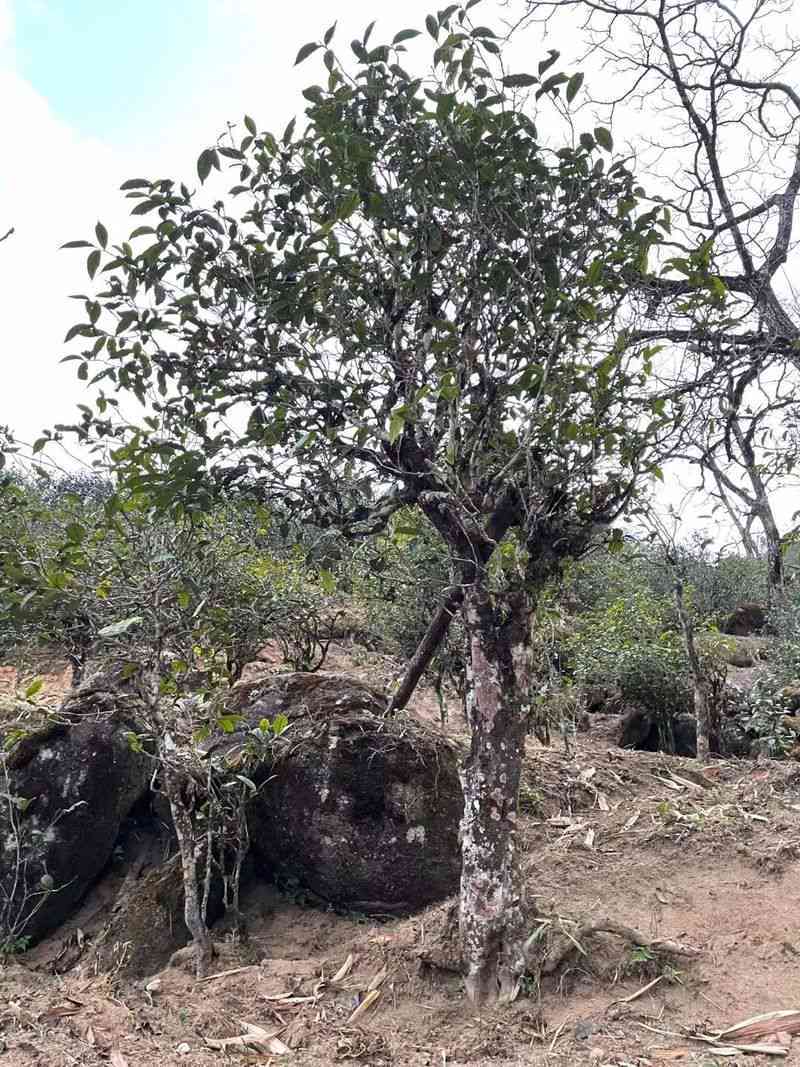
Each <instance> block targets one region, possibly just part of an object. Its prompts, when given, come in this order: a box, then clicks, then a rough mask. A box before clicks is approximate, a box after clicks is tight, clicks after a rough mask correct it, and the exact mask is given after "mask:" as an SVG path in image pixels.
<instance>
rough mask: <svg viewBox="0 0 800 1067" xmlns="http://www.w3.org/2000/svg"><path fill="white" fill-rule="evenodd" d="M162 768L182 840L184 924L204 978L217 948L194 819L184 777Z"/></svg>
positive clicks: (176, 826) (198, 970)
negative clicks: (206, 905) (184, 791)
mask: <svg viewBox="0 0 800 1067" xmlns="http://www.w3.org/2000/svg"><path fill="white" fill-rule="evenodd" d="M162 766H163V769H164V790H165V792H166V794H167V799H168V800H169V807H170V811H171V813H172V821H173V822H174V824H175V834H176V836H177V838H178V851H179V853H180V857H181V870H182V872H183V897H184V903H183V915H184V921H185V922H186V928H187V930H188V931H189V933H190V934H191V935H192V942H193V944H194V947H195V967H196V974H197V977H198V978H204V977H205V975H206V973H207V971H208V965H209V963H210V962H211V959H212V957H213V955H214V946H213V944H212V941H211V935H210V934H209V932H208V927H207V926H206V917H205V915H204V914H203V906H202V901H201V897H200V887H199V885H198V879H197V873H198V872H197V849H196V846H195V840H194V829H193V827H192V817H191V815H190V814H189V811H188V809H187V807H186V803H185V801H184V798H183V796H182V793H181V780H180V776H179V775H178V774H177V772H176V771H175V770H174V768H172V767H171V766H170V764H169V762H168V761H167V760H164V761H163V762H162ZM208 862H209V863H210V862H211V857H210V856H209V857H208Z"/></svg>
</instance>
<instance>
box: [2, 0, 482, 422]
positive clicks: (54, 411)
mask: <svg viewBox="0 0 800 1067" xmlns="http://www.w3.org/2000/svg"><path fill="white" fill-rule="evenodd" d="M15 2H16V3H30V2H31V0H0V102H1V103H0V144H2V145H3V159H2V162H1V163H0V235H2V234H3V233H5V231H6V229H7V228H8V227H9V226H12V225H13V226H14V227H15V228H16V233H15V234H14V235H13V236H12V237H10V238H9V239H8V240H7V241H5V242H3V243H2V244H0V354H1V356H2V360H3V363H2V368H3V372H2V378H0V425H2V424H10V425H11V426H12V428H13V429H14V430H15V432H16V433H17V434H18V436H19V437H20V438H21V439H23V440H28V441H31V440H33V439H34V438H36V437H38V436H39V433H40V431H41V429H42V428H43V427H45V426H50V425H53V424H54V423H56V422H60V421H71V420H72V418H73V415H74V408H75V404H76V403H77V402H78V401H80V400H81V394H82V391H83V386H82V385H81V383H79V382H77V380H76V379H75V370H74V364H65V365H63V366H59V359H60V358H61V357H62V356H63V355H64V354H65V352H66V350H65V348H64V346H63V338H64V335H65V333H66V331H67V329H68V328H69V326H71V325H72V324H73V323H74V322H76V321H79V319H80V318H81V314H80V311H81V309H80V305H79V304H78V303H76V302H75V301H71V300H69V299H67V295H68V294H69V293H82V292H85V291H86V290H87V287H89V285H90V283H89V281H88V279H87V276H86V272H85V267H84V263H85V255H82V254H81V253H80V252H69V251H59V246H60V245H61V244H63V243H64V242H65V241H68V240H74V239H78V238H89V237H91V236H92V233H93V228H94V224H95V222H96V221H97V220H98V219H101V220H102V221H103V222H104V223H105V224H106V225H107V226H108V229H109V232H110V234H111V236H112V240H113V239H114V236H115V235H116V236H117V238H119V237H120V236H122V235H125V234H127V233H128V232H130V230H131V228H132V226H133V225H134V224H135V223H134V222H131V221H130V220H129V218H128V214H127V212H128V210H129V208H130V206H132V204H131V201H125V200H124V199H123V194H121V193H119V191H118V189H119V185H120V184H121V183H122V182H123V181H124V180H125V179H126V178H131V177H155V176H159V177H162V176H170V177H178V178H180V177H185V178H187V179H188V181H189V183H190V184H194V183H196V177H195V169H194V168H195V161H196V159H197V156H198V154H199V152H200V150H201V149H202V148H204V147H205V146H206V145H207V144H210V143H213V142H214V141H215V139H216V137H217V135H218V133H220V132H222V131H223V130H224V129H225V125H226V123H227V122H229V121H241V118H242V116H243V115H244V114H245V113H249V114H251V115H253V116H254V117H255V118H256V119H257V121H258V123H259V126H260V127H261V128H264V129H276V130H278V131H282V129H283V127H284V126H285V125H286V122H287V121H288V119H289V118H290V117H291V115H292V114H293V113H294V110H295V109H296V108H297V105H298V102H299V104H303V101H302V99H301V98H300V95H299V93H300V89H301V88H303V87H304V86H306V85H308V84H309V82H311V81H314V80H319V79H318V74H317V73H316V72H315V71H312V69H311V68H312V65H313V61H312V60H310V61H309V62H308V63H307V64H306V65H305V66H301V67H299V68H297V69H294V68H293V66H292V64H293V62H294V57H295V55H296V54H297V50H298V48H299V47H300V45H302V44H304V43H305V42H306V41H308V40H315V39H319V38H320V37H321V35H322V33H323V32H324V31H325V29H326V28H327V27H328V26H329V25H330V23H331V22H332V21H333V20H334V18H337V17H338V20H339V29H338V31H337V40H339V39H341V41H342V42H349V41H350V40H351V39H352V38H353V37H354V36H356V34H358V35H359V36H360V35H361V33H362V32H363V30H364V29H365V28H366V26H367V25H368V24H369V22H371V21H372V19H373V18H374V17H375V13H376V9H378V8H382V9H383V12H384V13H383V17H382V18H381V19H380V21H379V26H383V27H384V33H385V34H386V35H389V34H393V33H394V32H396V30H397V29H402V28H404V27H407V26H420V25H421V24H422V23H423V21H424V16H425V14H427V12H428V11H430V10H431V9H432V8H434V7H435V6H436V0H405V2H404V3H403V4H402V5H401V6H399V7H398V8H395V7H394V5H390V4H385V5H384V4H380V5H379V4H377V3H376V0H294V2H291V3H283V4H279V3H275V2H274V0H272V2H270V0H194V2H195V3H196V4H197V6H198V8H200V7H205V6H209V7H211V8H214V9H216V10H215V11H214V14H215V15H216V16H217V17H222V18H225V19H226V20H232V23H233V30H234V31H235V32H234V33H232V32H231V30H232V27H231V24H230V21H229V22H228V24H227V25H226V34H227V37H228V38H230V37H231V36H235V37H236V38H237V40H238V42H239V45H240V48H239V51H238V55H236V56H233V57H231V56H228V57H225V56H221V57H220V61H219V63H218V64H215V65H214V66H213V67H212V68H211V69H208V66H207V64H206V63H205V61H203V62H201V63H200V64H199V65H198V66H197V68H196V69H194V70H192V69H191V68H190V70H189V71H188V75H187V74H186V73H184V84H183V86H182V93H181V99H180V100H179V101H177V106H176V102H175V101H174V100H173V102H172V104H171V106H170V108H169V110H168V111H166V110H165V112H164V113H162V114H158V115H153V116H152V117H150V118H149V119H148V116H146V115H139V116H136V115H135V114H134V115H133V116H131V114H130V111H131V109H133V110H134V111H135V109H136V96H135V93H134V94H131V95H130V96H128V97H127V98H126V99H124V100H123V99H122V98H120V101H119V104H120V108H121V109H124V110H125V112H126V113H125V116H124V117H125V123H126V129H127V128H130V127H134V128H135V129H136V130H137V136H136V138H135V143H132V144H130V145H128V146H125V145H120V144H118V143H114V140H115V139H114V137H113V131H111V135H110V136H106V137H104V136H103V134H102V132H101V131H98V132H97V134H95V135H89V134H87V133H86V132H85V131H83V132H81V131H79V130H78V129H76V128H75V127H73V126H71V125H70V124H69V123H68V122H66V121H65V120H63V119H61V118H59V117H58V115H59V110H60V108H59V101H58V100H57V99H56V100H50V99H46V98H45V97H44V96H42V95H41V94H40V93H39V92H37V90H36V88H34V86H33V85H31V84H30V82H28V81H26V80H25V78H24V77H23V76H22V74H21V73H20V66H21V64H20V55H19V48H18V46H17V45H16V44H15V38H14V5H15ZM94 2H96V3H97V4H98V5H101V4H102V5H104V4H106V3H108V2H111V3H129V2H132V0H94ZM52 4H53V5H54V6H56V7H59V8H60V14H61V16H62V17H64V11H65V10H66V11H69V9H70V4H71V0H52ZM84 6H85V5H84ZM488 6H489V5H487V7H488ZM209 25H210V26H213V22H212V21H209ZM375 32H376V36H377V33H378V30H377V29H376V31H375ZM119 46H120V43H119V42H109V47H119ZM345 46H346V45H345ZM149 76H151V77H152V76H155V77H159V78H164V79H166V80H167V82H168V80H169V77H170V72H169V71H153V72H150V75H149ZM108 91H113V87H112V88H111V89H110V90H109V89H108V88H103V87H98V92H108ZM137 118H138V119H139V121H138V122H136V121H131V120H132V119H133V120H136V119H137ZM143 131H144V132H143Z"/></svg>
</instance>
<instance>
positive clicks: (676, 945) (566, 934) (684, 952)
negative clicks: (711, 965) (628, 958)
mask: <svg viewBox="0 0 800 1067" xmlns="http://www.w3.org/2000/svg"><path fill="white" fill-rule="evenodd" d="M538 923H539V926H538V928H537V929H536V930H535V931H534V932H533V933H532V934H531V936H530V937H529V938H528V940H527V941H526V942H525V944H524V946H523V949H522V951H523V955H524V957H525V960H526V962H527V964H528V966H529V967H530V968H531V970H538V972H539V973H540V974H542V975H548V974H553V973H554V972H555V971H557V970H558V968H559V967H560V966H561V965H562V964H563V963H564V962H565V961H566V960H567V959H569V957H570V956H572V955H573V954H575V953H578V954H579V955H581V956H588V954H589V953H588V950H587V949H586V948H585V947H584V942H586V941H587V940H588V939H589V938H590V937H592V936H593V935H594V934H613V935H615V936H616V937H620V938H622V940H623V941H627V942H628V943H629V944H630V945H637V946H640V947H641V948H645V949H647V950H648V952H652V953H653V954H654V955H659V956H679V957H682V958H687V959H693V958H695V957H697V956H699V955H700V950H699V949H697V948H695V947H694V946H693V945H685V944H682V943H681V942H679V941H672V940H671V939H669V938H658V937H657V938H649V937H646V936H645V935H644V934H642V933H641V932H640V931H639V930H634V929H633V927H631V926H625V925H624V924H623V923H619V922H615V921H614V920H613V919H605V918H604V919H597V920H595V921H594V922H587V923H584V924H582V925H579V924H577V923H573V922H570V921H569V920H565V919H562V918H560V917H559V918H558V919H556V920H553V919H539V920H538ZM568 927H574V929H568ZM542 944H543V945H544V949H543V951H539V952H537V946H542Z"/></svg>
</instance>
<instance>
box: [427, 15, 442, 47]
mask: <svg viewBox="0 0 800 1067" xmlns="http://www.w3.org/2000/svg"><path fill="white" fill-rule="evenodd" d="M425 28H426V29H427V31H428V33H429V34H430V35H431V37H432V38H433V39H434V41H436V40H438V37H439V22H438V20H437V18H436V16H435V15H426V16H425Z"/></svg>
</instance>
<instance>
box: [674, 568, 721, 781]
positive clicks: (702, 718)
mask: <svg viewBox="0 0 800 1067" xmlns="http://www.w3.org/2000/svg"><path fill="white" fill-rule="evenodd" d="M675 607H676V609H677V612H678V620H679V622H680V624H681V632H682V634H683V646H684V648H685V650H686V658H687V659H688V661H689V669H690V670H691V672H692V680H693V684H694V716H695V722H696V725H697V758H698V760H702V761H705V760H707V759H708V756H709V753H710V751H711V735H712V733H713V731H714V726H715V723H714V710H715V709H714V708H713V706H712V698H711V686H710V685H709V681H708V678H707V677H706V674H705V672H704V670H703V665H702V664H701V662H700V656H699V655H698V653H697V645H696V644H695V640H694V626H693V625H692V620H691V619H690V618H689V613H688V611H687V610H686V603H685V601H684V599H683V581H682V580H681V579H680V578H676V579H675Z"/></svg>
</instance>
